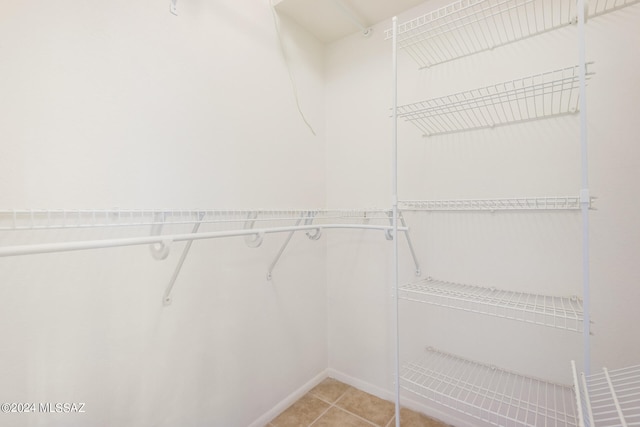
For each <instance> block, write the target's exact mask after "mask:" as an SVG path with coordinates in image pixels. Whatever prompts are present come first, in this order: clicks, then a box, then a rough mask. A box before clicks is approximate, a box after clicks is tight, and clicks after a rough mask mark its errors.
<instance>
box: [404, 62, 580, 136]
mask: <svg viewBox="0 0 640 427" xmlns="http://www.w3.org/2000/svg"><path fill="white" fill-rule="evenodd" d="M591 75H592V73H589V72H587V79H588V78H590V76H591ZM579 77H580V76H579V67H578V66H574V67H568V68H563V69H559V70H554V71H549V72H546V73H542V74H536V75H532V76H528V77H523V78H520V79H516V80H510V81H507V82H503V83H498V84H496V85H492V86H486V87H483V88H480V89H474V90H470V91H466V92H459V93H455V94H453V95H447V96H444V97H440V98H433V99H429V100H426V101H420V102H416V103H413V104H407V105H402V106H399V107H398V110H397V112H398V117H399V118H404V119H405V120H406V121H408V122H411V123H413V124H414V125H415V126H416V127H418V129H420V130H421V131H422V132H423V134H424V135H425V136H430V135H440V134H447V133H454V132H461V131H465V130H470V129H482V128H492V127H494V126H499V125H504V124H508V123H517V122H524V121H529V120H536V119H541V118H545V117H551V116H559V115H564V114H572V113H575V112H577V111H578V103H579V92H580V90H579V89H580V87H579V86H580V84H579V80H580V79H579Z"/></svg>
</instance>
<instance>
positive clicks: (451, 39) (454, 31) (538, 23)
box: [385, 0, 638, 68]
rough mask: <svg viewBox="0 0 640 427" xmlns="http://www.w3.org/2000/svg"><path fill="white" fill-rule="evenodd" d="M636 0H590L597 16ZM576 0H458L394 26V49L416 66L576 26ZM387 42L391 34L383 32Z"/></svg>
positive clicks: (387, 31)
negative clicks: (409, 58) (405, 55)
mask: <svg viewBox="0 0 640 427" xmlns="http://www.w3.org/2000/svg"><path fill="white" fill-rule="evenodd" d="M637 2H638V0H592V1H591V2H589V7H588V11H587V15H588V16H591V17H595V16H599V15H602V14H605V13H607V12H611V11H613V10H617V9H620V8H622V7H624V6H628V5H631V4H634V3H637ZM576 16H577V10H576V2H575V0H458V1H456V2H453V3H451V4H449V5H447V6H444V7H441V8H440V9H436V10H434V11H432V12H430V13H428V14H426V15H422V16H419V17H417V18H415V19H412V20H410V21H408V22H405V23H402V24H400V25H398V36H397V37H398V47H399V48H400V49H404V50H405V51H406V52H407V53H408V54H409V56H411V58H413V59H414V60H415V61H416V63H417V64H418V66H419V67H421V68H424V67H430V66H432V65H436V64H440V63H443V62H448V61H451V60H454V59H457V58H461V57H464V56H468V55H472V54H474V53H477V52H481V51H484V50H488V49H492V48H494V47H497V46H502V45H505V44H508V43H512V42H515V41H518V40H522V39H525V38H527V37H531V36H534V35H537V34H541V33H544V32H547V31H550V30H554V29H556V28H560V27H563V26H566V25H569V24H572V23H575V22H576ZM385 34H386V38H387V39H389V38H391V30H386V33H385Z"/></svg>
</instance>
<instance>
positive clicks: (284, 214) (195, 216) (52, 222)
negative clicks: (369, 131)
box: [0, 209, 389, 231]
mask: <svg viewBox="0 0 640 427" xmlns="http://www.w3.org/2000/svg"><path fill="white" fill-rule="evenodd" d="M300 217H304V218H305V219H312V220H313V221H314V222H316V223H327V222H338V223H342V224H357V223H369V224H371V223H383V224H388V223H389V213H388V211H385V210H381V209H369V210H362V209H360V210H321V209H311V210H302V209H289V210H263V209H258V210H212V209H11V210H0V231H11V230H15V231H19V230H47V229H73V228H111V227H140V226H160V225H162V226H164V225H181V224H211V226H212V227H213V226H215V228H216V229H218V230H221V229H227V230H232V229H238V228H240V229H242V228H244V227H245V223H246V222H247V221H251V223H252V225H253V224H255V223H258V224H268V225H278V224H279V225H287V224H288V225H292V224H293V223H295V222H296V221H297V220H298V219H299V218H300Z"/></svg>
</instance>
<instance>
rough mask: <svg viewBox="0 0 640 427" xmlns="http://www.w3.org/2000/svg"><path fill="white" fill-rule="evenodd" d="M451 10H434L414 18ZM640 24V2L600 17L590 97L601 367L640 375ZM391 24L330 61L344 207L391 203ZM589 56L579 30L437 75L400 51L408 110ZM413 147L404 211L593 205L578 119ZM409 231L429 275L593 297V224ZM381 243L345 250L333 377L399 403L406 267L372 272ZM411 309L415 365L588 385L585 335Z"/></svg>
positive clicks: (405, 173) (558, 220) (534, 218)
mask: <svg viewBox="0 0 640 427" xmlns="http://www.w3.org/2000/svg"><path fill="white" fill-rule="evenodd" d="M444 3H445V2H428V3H425V4H424V5H423V6H421V7H418V8H416V9H414V10H413V11H409V12H407V13H406V14H403V16H400V17H399V21H400V22H403V21H406V20H408V19H411V18H413V17H416V16H418V15H420V14H423V13H426V12H428V11H430V10H432V9H433V8H435V7H437V6H441V5H442V4H444ZM639 23H640V7H639V6H638V5H632V6H629V7H627V8H624V9H622V10H619V11H616V12H614V13H610V14H608V15H604V16H601V17H598V18H594V19H592V20H590V21H589V22H588V28H587V60H588V61H594V62H595V64H594V65H593V67H592V68H590V71H595V75H594V76H593V78H592V79H591V80H590V82H589V85H588V135H589V167H590V171H589V179H590V187H591V195H592V196H595V197H597V200H596V202H595V205H594V207H595V210H592V211H591V213H590V215H591V228H590V237H591V257H590V272H591V291H592V309H591V312H592V320H593V322H594V324H593V332H594V335H593V337H592V346H591V353H592V368H593V369H594V370H597V369H600V368H601V367H603V366H608V367H610V368H613V367H623V366H628V365H632V364H637V363H638V355H639V354H640V340H639V339H638V337H637V334H635V333H634V331H633V327H630V325H636V324H638V323H639V322H640V317H639V313H638V310H636V309H635V308H634V305H635V303H636V302H637V301H638V296H639V295H638V287H637V286H636V284H637V283H638V280H639V279H640V267H639V266H638V263H637V262H634V257H635V256H636V255H637V253H638V251H639V250H640V246H639V244H638V241H639V240H638V233H639V232H640V227H639V226H638V224H637V221H636V220H635V217H636V215H635V214H634V212H635V211H636V210H637V209H638V208H639V207H640V202H639V201H638V198H637V197H635V196H634V194H635V193H634V192H635V185H634V183H635V182H637V180H638V173H639V172H638V171H640V152H639V148H638V144H637V143H636V142H637V137H636V136H635V135H634V134H635V132H634V122H635V120H634V112H635V111H636V109H637V108H636V106H637V105H636V104H637V103H638V100H640V86H639V85H638V82H637V78H635V77H634V74H633V73H634V71H633V70H637V68H638V66H639V65H640V64H639V63H638V61H640V58H638V56H637V55H634V54H632V52H635V51H636V50H637V49H638V47H639V46H640V38H639V34H638V31H637V28H638V25H639ZM390 27H391V22H387V23H382V24H379V25H377V26H375V27H374V33H373V35H372V36H371V37H370V38H368V39H367V38H362V37H360V36H357V35H354V36H352V37H347V38H345V39H343V40H341V41H339V42H336V43H334V44H331V45H329V46H328V48H327V54H326V55H327V59H326V74H327V94H326V99H327V101H326V102H327V108H326V117H327V137H328V138H327V158H328V160H327V161H328V167H327V197H328V199H327V200H328V205H329V206H344V205H345V204H348V203H354V205H363V206H379V207H390V206H391V198H390V175H391V163H390V162H391V159H390V153H391V132H392V124H391V120H390V119H389V115H390V110H389V108H390V106H391V93H392V92H391V87H392V83H391V43H390V41H388V40H387V41H385V40H384V34H383V31H384V30H385V29H387V28H390ZM577 43H578V41H577V32H576V27H575V26H567V27H565V28H562V29H559V30H556V31H553V32H550V33H546V34H542V35H539V36H536V37H534V38H530V39H527V40H524V41H521V42H518V43H514V44H511V45H507V46H503V47H500V48H496V49H493V50H491V51H487V52H483V53H480V54H476V55H473V56H470V57H466V58H462V59H459V60H456V61H453V62H450V63H445V64H441V65H438V66H435V67H432V68H429V69H425V70H418V69H417V66H416V64H415V63H414V62H413V61H412V60H411V58H410V57H409V56H408V55H406V54H403V52H402V51H400V52H399V57H398V63H399V83H398V100H399V104H408V103H411V102H416V101H420V100H424V99H429V98H433V97H438V96H444V95H448V94H453V93H457V92H460V91H464V90H471V89H474V88H479V87H483V86H487V85H491V84H496V83H500V82H504V81H508V80H512V79H516V78H521V77H525V76H528V75H533V74H538V73H544V72H547V71H552V70H556V69H560V68H564V67H570V66H573V65H575V64H577V61H578V54H577ZM398 135H399V154H398V155H399V173H398V180H399V197H400V199H401V200H421V199H422V200H438V199H477V198H501V197H528V196H564V195H576V196H577V195H578V193H579V190H580V170H581V169H580V168H581V164H580V153H579V118H578V116H577V115H569V116H563V117H558V118H551V119H546V120H539V121H534V122H528V123H522V124H515V125H509V126H503V127H496V128H494V129H484V130H476V131H467V132H462V133H455V134H449V135H441V136H431V137H423V136H422V132H421V131H420V130H418V129H417V128H415V127H413V125H412V124H410V123H406V122H403V121H400V122H399V123H398ZM405 218H406V220H407V221H408V224H409V226H410V227H411V237H412V238H413V242H414V245H415V247H416V252H417V254H418V258H419V261H420V263H421V265H422V272H423V274H422V277H427V276H432V277H434V278H436V279H440V280H447V281H452V282H457V283H464V284H472V285H479V286H486V287H496V288H498V289H508V290H513V291H525V292H531V293H537V294H547V295H558V296H571V295H578V296H580V295H582V254H581V245H582V237H581V218H580V214H579V213H578V212H555V213H554V212H544V213H542V212H540V213H536V212H529V213H504V212H495V213H489V212H486V213H424V212H422V213H420V212H418V213H406V214H405ZM365 241H366V240H364V238H363V239H361V240H357V239H355V238H354V239H352V240H346V239H345V240H341V241H331V242H330V248H331V250H330V252H329V261H330V262H329V263H328V268H327V271H328V272H327V274H328V289H329V298H330V304H329V313H330V315H329V331H328V333H329V348H330V359H329V360H330V363H329V365H330V368H331V369H336V370H337V371H340V372H343V373H344V374H345V375H351V376H354V377H357V378H359V379H361V380H363V381H365V382H369V383H371V384H373V385H375V386H376V387H379V388H384V389H387V390H392V387H393V385H392V374H391V371H392V369H393V357H392V355H391V354H390V352H391V347H390V346H389V343H391V342H392V341H391V336H392V331H391V329H390V325H391V324H392V323H391V322H390V319H391V313H392V309H391V301H392V299H391V289H390V285H389V278H390V261H385V259H384V258H378V257H377V256H375V255H372V254H368V256H369V259H370V261H371V262H370V263H364V262H362V260H361V257H362V256H363V255H364V254H367V252H366V251H362V250H360V249H359V247H360V246H361V245H364V244H365ZM380 245H381V246H383V245H384V243H383V242H381V243H380ZM400 249H401V264H400V282H401V284H402V283H403V282H406V281H409V280H413V279H414V276H413V264H412V261H411V259H410V257H409V253H408V251H407V250H406V245H405V243H404V240H403V239H400ZM332 259H333V260H334V262H331V260H332ZM354 307H357V308H356V309H354ZM400 308H401V315H400V330H401V333H400V339H401V348H402V351H401V357H400V359H401V362H406V361H408V360H412V359H416V358H418V357H419V355H420V352H421V349H423V348H424V347H426V346H433V347H435V348H438V349H441V350H444V351H446V352H450V353H453V354H456V355H458V356H460V357H463V358H466V359H470V360H475V361H479V362H483V363H487V364H494V365H496V366H501V367H504V368H506V369H509V370H512V371H516V372H520V373H522V374H525V375H530V376H534V377H539V378H544V379H547V380H550V381H553V382H560V383H565V384H569V383H571V381H572V379H571V369H570V360H572V359H575V360H576V361H577V363H578V365H579V368H580V369H582V368H583V366H582V360H583V349H582V336H581V334H578V333H573V332H567V331H562V330H556V329H551V328H543V327H539V326H535V325H529V324H522V323H518V322H514V321H510V320H504V319H497V318H491V317H486V316H482V315H478V314H473V313H463V312H457V311H452V310H450V309H445V308H438V307H433V306H426V305H421V304H418V303H414V302H407V301H402V302H401V304H400ZM354 310H355V311H354ZM387 349H388V350H387ZM374 366H375V367H377V368H374ZM407 396H408V397H410V396H411V395H407ZM439 409H442V408H439ZM445 411H446V410H445Z"/></svg>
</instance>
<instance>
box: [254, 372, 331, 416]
mask: <svg viewBox="0 0 640 427" xmlns="http://www.w3.org/2000/svg"><path fill="white" fill-rule="evenodd" d="M328 376H329V375H328V371H327V370H324V371H322V372H320V373H319V374H318V375H316V376H315V377H313V378H311V379H310V380H309V381H307V382H306V383H305V384H304V385H303V386H302V387H300V388H298V389H297V390H296V391H294V392H293V393H291V394H290V395H288V396H287V397H285V398H284V399H283V400H281V401H280V402H279V403H278V404H277V405H275V406H274V407H273V408H271V409H270V410H269V411H267V412H266V413H264V414H263V415H261V416H260V417H259V418H258V419H257V420H255V421H254V422H252V423H251V424H249V427H264V426H266V425H267V424H268V423H269V421H271V420H272V419H274V418H275V417H277V416H278V415H279V414H280V413H281V412H283V411H284V410H285V409H287V408H288V407H289V406H291V405H292V404H293V403H294V402H295V401H296V400H298V399H300V398H301V397H302V396H304V395H305V394H307V393H308V392H309V390H311V389H312V388H314V387H315V386H317V385H318V384H320V383H321V382H322V380H324V379H325V378H327V377H328Z"/></svg>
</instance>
